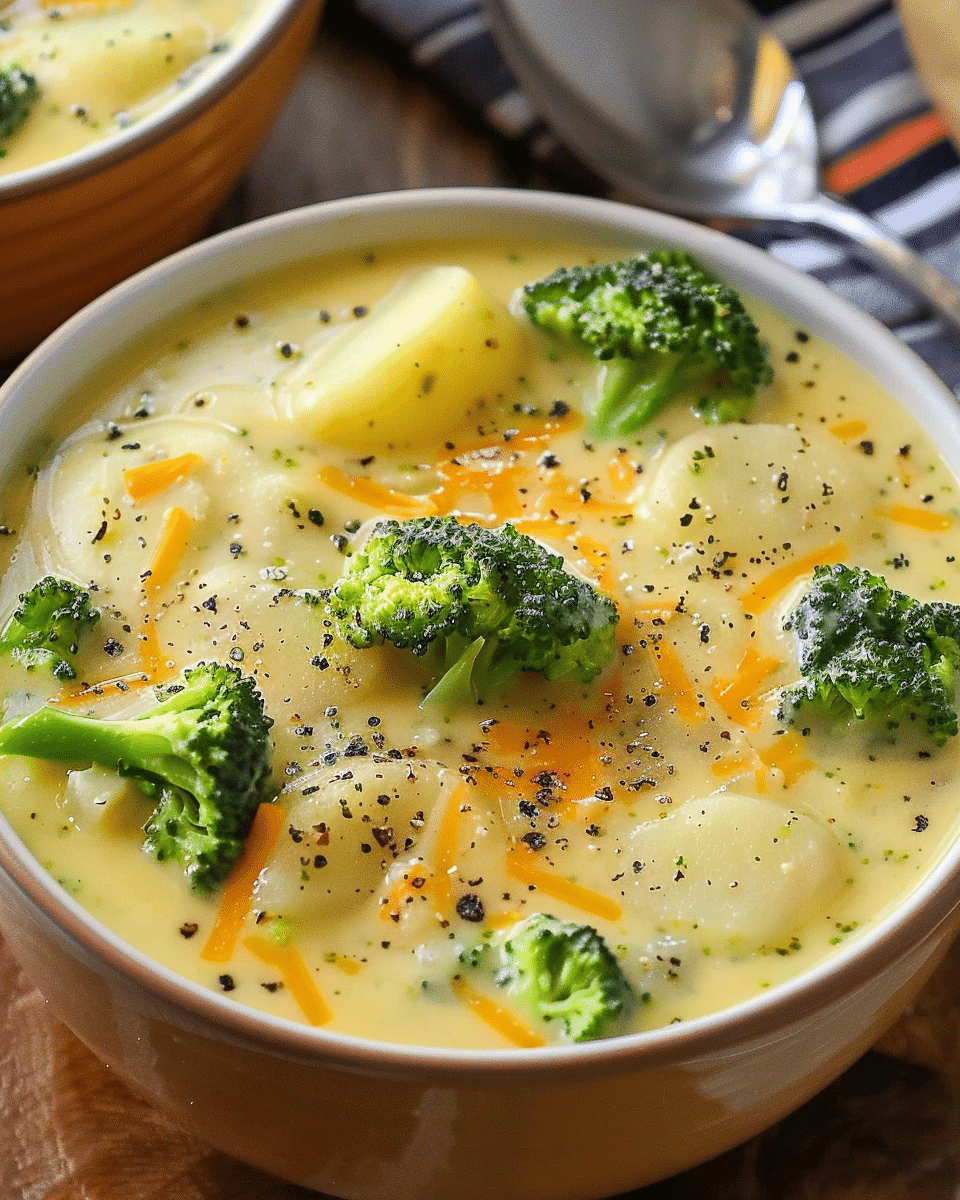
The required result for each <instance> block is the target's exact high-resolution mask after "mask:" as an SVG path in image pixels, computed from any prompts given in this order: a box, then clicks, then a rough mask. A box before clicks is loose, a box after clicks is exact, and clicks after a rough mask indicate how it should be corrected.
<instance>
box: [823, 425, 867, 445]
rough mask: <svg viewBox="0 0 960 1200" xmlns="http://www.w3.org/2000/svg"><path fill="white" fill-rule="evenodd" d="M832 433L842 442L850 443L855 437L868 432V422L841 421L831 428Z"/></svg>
mask: <svg viewBox="0 0 960 1200" xmlns="http://www.w3.org/2000/svg"><path fill="white" fill-rule="evenodd" d="M830 432H831V433H832V434H833V436H834V437H835V438H839V439H840V440H841V442H849V441H851V440H852V439H853V438H855V437H860V435H861V434H863V433H866V432H867V423H866V421H839V422H838V423H837V424H836V425H831V426H830Z"/></svg>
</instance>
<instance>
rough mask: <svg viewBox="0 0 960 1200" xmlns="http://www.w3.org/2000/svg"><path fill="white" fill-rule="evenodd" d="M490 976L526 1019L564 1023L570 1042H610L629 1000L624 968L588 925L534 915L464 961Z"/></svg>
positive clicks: (501, 932)
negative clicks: (609, 1038) (611, 1033)
mask: <svg viewBox="0 0 960 1200" xmlns="http://www.w3.org/2000/svg"><path fill="white" fill-rule="evenodd" d="M461 961H462V962H463V963H464V965H465V966H469V967H473V968H476V969H480V970H488V971H489V972H490V973H491V975H492V978H493V981H494V983H495V984H496V985H497V987H500V988H503V989H504V990H505V991H506V992H507V993H508V994H509V995H511V996H513V997H515V998H516V1001H517V1003H518V1005H519V1006H520V1008H521V1009H522V1010H523V1011H524V1012H525V1014H526V1015H527V1016H528V1017H529V1018H531V1019H534V1020H541V1021H562V1022H563V1028H564V1033H565V1035H566V1037H567V1039H569V1040H570V1041H572V1042H587V1041H592V1040H593V1039H594V1038H601V1037H606V1036H608V1035H609V1033H610V1032H611V1029H612V1027H613V1025H614V1024H615V1022H616V1020H617V1018H618V1017H619V1016H620V1014H621V1013H622V1012H623V1010H624V1007H625V1006H626V1005H627V1004H628V1002H629V1001H630V999H631V996H632V992H631V989H630V984H629V983H628V982H627V980H626V977H625V976H624V974H623V971H622V970H621V968H620V964H619V963H618V962H617V959H616V958H615V956H614V955H613V953H612V951H611V950H610V948H609V947H608V946H607V944H606V942H605V941H604V940H603V938H602V937H601V936H600V934H599V933H597V931H596V930H595V929H593V928H592V927H591V926H590V925H578V924H576V923H575V922H573V921H561V920H558V919H557V918H556V917H552V916H549V915H548V914H546V913H534V914H533V915H532V916H529V917H525V918H524V919H523V920H522V921H518V922H517V923H516V924H514V925H510V926H508V927H507V928H506V929H501V930H499V931H498V932H497V933H495V934H494V935H493V936H492V937H491V938H490V940H489V941H485V942H481V943H480V944H479V945H478V946H477V947H475V948H474V949H473V950H470V951H467V952H466V953H465V954H463V955H461Z"/></svg>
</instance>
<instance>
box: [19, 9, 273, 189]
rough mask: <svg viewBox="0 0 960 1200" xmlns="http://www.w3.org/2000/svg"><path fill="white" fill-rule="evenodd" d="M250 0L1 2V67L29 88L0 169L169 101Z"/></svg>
mask: <svg viewBox="0 0 960 1200" xmlns="http://www.w3.org/2000/svg"><path fill="white" fill-rule="evenodd" d="M262 7H263V5H262V4H261V3H260V2H259V0H107V2H105V3H102V2H100V0H67V2H66V3H64V4H59V3H52V2H51V3H48V2H46V0H10V2H8V3H5V4H3V5H2V7H0V69H4V70H5V69H8V68H10V67H13V66H16V67H19V68H21V69H22V71H24V72H26V73H27V74H28V75H29V76H31V77H32V78H33V80H34V81H35V85H36V89H37V92H38V95H37V98H36V100H35V102H34V103H33V104H32V105H31V107H30V111H29V115H28V116H27V118H26V120H25V121H24V122H23V124H22V125H20V127H19V128H18V129H17V130H16V131H15V132H14V133H13V134H12V135H11V136H10V137H7V138H4V139H3V140H0V174H8V173H10V172H11V171H20V170H23V169H25V168H27V167H34V166H37V165H39V164H40V163H45V162H50V161H51V160H53V159H56V158H61V157H63V156H64V155H66V154H71V153H72V152H74V151H76V150H80V149H82V148H83V147H85V146H88V145H90V144H91V143H93V142H98V141H101V140H102V139H103V138H105V137H109V136H110V135H111V134H114V133H117V132H118V131H119V130H122V129H126V128H127V127H129V126H130V125H132V124H134V123H135V122H137V121H138V120H140V119H141V118H143V117H144V116H145V115H146V114H148V113H150V112H153V111H154V110H155V109H156V108H158V107H159V106H160V105H162V104H165V103H167V102H168V101H169V100H170V99H172V98H173V97H174V96H175V95H176V94H177V93H178V92H179V91H180V90H181V89H182V88H183V87H184V86H185V85H186V84H187V83H189V82H190V80H191V79H193V78H194V77H195V75H196V73H197V72H198V71H200V70H202V69H203V68H204V66H205V65H206V64H207V63H208V62H210V61H211V60H212V58H213V57H215V56H217V55H219V54H222V53H223V52H224V51H225V50H227V49H228V48H229V47H230V46H231V44H232V43H233V42H234V41H235V40H236V39H237V38H239V37H243V36H244V35H245V33H246V30H247V29H248V27H249V26H250V24H251V18H252V17H253V16H254V15H255V14H256V13H258V12H260V11H262Z"/></svg>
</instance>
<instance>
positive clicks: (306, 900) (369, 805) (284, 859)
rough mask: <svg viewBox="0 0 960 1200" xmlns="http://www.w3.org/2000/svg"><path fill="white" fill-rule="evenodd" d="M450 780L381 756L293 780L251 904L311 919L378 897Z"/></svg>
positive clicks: (432, 767) (435, 767)
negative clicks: (283, 820)
mask: <svg viewBox="0 0 960 1200" xmlns="http://www.w3.org/2000/svg"><path fill="white" fill-rule="evenodd" d="M455 782H456V777H455V776H454V775H452V773H450V772H448V771H446V770H445V769H444V768H443V767H442V766H441V765H440V764H439V763H435V762H427V761H414V760H411V759H403V760H393V759H389V758H382V757H370V758H357V759H341V760H340V761H339V762H338V763H337V764H336V765H335V766H333V767H320V768H318V769H317V770H316V771H314V772H311V773H309V774H305V775H302V776H299V777H298V778H297V780H296V782H295V783H293V784H291V785H290V786H289V788H288V789H287V790H286V795H287V796H289V797H290V798H291V800H292V803H291V807H290V810H289V821H288V823H287V829H286V833H285V835H284V836H283V837H282V838H281V839H280V843H279V845H278V846H277V849H276V850H275V851H274V854H273V857H272V858H271V860H270V862H269V864H268V865H267V866H266V867H265V868H264V870H263V872H262V873H261V875H260V879H259V881H258V884H257V903H258V904H259V905H260V906H261V907H263V908H265V909H267V910H268V911H271V912H274V913H279V914H280V915H283V916H297V917H310V918H312V919H314V920H316V921H318V922H322V921H324V920H327V919H336V918H338V917H342V916H343V914H344V913H345V912H346V911H347V910H348V909H350V908H351V907H353V906H354V905H356V904H359V903H361V902H362V901H364V900H368V899H370V898H371V897H372V896H374V895H375V894H376V893H377V892H378V890H379V889H380V886H381V885H382V883H383V881H384V876H385V875H386V873H387V871H388V870H389V868H390V866H391V864H392V863H393V862H394V861H396V860H397V859H398V858H399V857H400V856H401V855H407V854H409V853H410V852H411V851H412V850H413V848H414V847H415V846H416V845H417V843H418V841H419V840H420V831H421V829H422V828H423V825H424V821H425V813H427V812H429V810H430V807H431V805H432V804H433V803H435V801H436V797H437V796H438V795H441V794H442V793H443V791H444V788H445V787H447V786H452V784H453V783H455Z"/></svg>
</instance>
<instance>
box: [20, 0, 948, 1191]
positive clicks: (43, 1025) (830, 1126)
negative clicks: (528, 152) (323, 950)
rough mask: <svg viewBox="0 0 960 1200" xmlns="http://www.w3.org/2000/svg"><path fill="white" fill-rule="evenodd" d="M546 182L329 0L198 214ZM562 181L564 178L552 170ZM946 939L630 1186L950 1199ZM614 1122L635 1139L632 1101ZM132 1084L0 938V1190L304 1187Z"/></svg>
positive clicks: (240, 217)
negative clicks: (664, 1171) (850, 1031)
mask: <svg viewBox="0 0 960 1200" xmlns="http://www.w3.org/2000/svg"><path fill="white" fill-rule="evenodd" d="M482 184H495V185H500V186H509V187H525V186H526V187H529V186H536V187H559V186H563V183H561V182H560V181H558V180H556V179H551V178H548V177H546V176H545V175H544V174H543V172H542V171H541V170H539V169H538V168H536V167H532V166H531V165H530V164H529V162H528V161H527V160H526V159H525V157H524V155H523V154H522V153H521V152H520V151H519V150H518V149H517V148H516V147H510V146H506V145H502V144H499V143H498V142H497V140H496V139H494V138H492V137H491V136H489V134H488V133H487V132H486V131H485V130H484V129H483V128H482V127H481V125H480V124H479V123H478V122H476V121H475V120H474V119H473V118H472V117H471V116H470V115H469V114H467V113H464V112H462V111H460V110H458V109H457V107H456V106H455V105H453V104H452V103H451V102H450V101H449V99H448V98H447V97H444V96H442V95H441V94H439V93H438V92H437V91H435V90H434V89H433V88H432V87H431V85H430V84H429V83H428V82H426V81H425V80H424V79H423V78H422V77H421V76H419V75H418V74H417V73H416V71H414V70H413V69H412V68H410V67H409V66H407V65H406V64H405V62H404V61H403V59H402V56H399V55H398V54H397V53H396V52H395V51H394V50H393V48H392V47H391V46H390V45H389V44H388V43H386V42H385V41H384V39H382V38H380V37H379V36H378V35H377V34H376V33H375V32H374V31H372V30H371V29H370V28H368V27H366V26H365V25H364V24H363V23H362V22H360V21H358V20H357V19H356V18H355V17H354V16H352V15H351V13H350V11H349V10H348V9H347V8H346V6H345V4H343V3H340V2H338V0H329V7H328V9H327V14H326V17H325V20H324V24H323V27H322V29H321V31H320V33H319V35H318V37H317V39H316V41H315V44H314V46H313V48H312V51H311V53H310V56H309V58H308V60H307V61H306V62H305V64H304V66H303V70H302V72H301V74H300V77H299V80H298V82H297V85H296V87H295V89H294V92H293V94H292V95H291V97H290V101H289V103H288V104H287V106H286V108H285V110H284V112H283V113H282V115H281V117H280V119H279V121H278V122H277V124H276V126H275V128H274V129H273V131H272V132H271V134H270V135H269V137H268V138H267V139H266V141H265V143H264V144H263V146H262V148H261V150H260V152H259V153H258V155H257V157H256V160H255V161H254V163H253V164H252V167H251V169H250V170H249V172H248V173H247V175H246V177H245V179H244V180H243V182H242V183H241V185H240V186H239V187H238V188H237V190H236V192H235V194H234V195H233V197H232V198H231V200H230V202H229V203H228V204H227V205H226V206H225V208H224V210H223V211H222V212H221V213H220V214H219V215H218V218H217V220H216V223H215V228H225V227H227V226H229V225H233V224H239V223H242V222H245V221H248V220H251V219H253V218H255V217H258V216H262V215H266V214H269V213H273V212H277V211H279V210H281V209H285V208H292V207H299V206H301V205H304V204H310V203H313V202H315V201H320V200H328V199H333V198H336V197H341V196H348V195H355V194H358V193H365V192H380V191H387V190H392V189H397V188H410V187H419V186H451V185H482ZM566 186H570V184H569V180H567V181H566ZM958 967H960V952H958V953H956V954H955V955H954V956H953V958H952V959H951V960H950V961H949V962H948V963H947V964H946V965H945V966H944V967H943V968H941V969H940V971H939V972H938V973H937V975H936V976H935V977H934V979H933V980H932V981H931V983H930V984H929V985H928V987H927V990H926V991H925V992H924V993H923V995H922V996H921V1000H920V1002H919V1004H918V1005H917V1006H916V1007H915V1009H914V1010H913V1011H912V1012H911V1013H910V1014H908V1015H907V1016H906V1017H905V1018H904V1019H902V1020H901V1022H900V1023H899V1024H898V1025H897V1026H896V1027H895V1029H894V1030H893V1031H891V1034H890V1035H888V1037H887V1038H886V1039H885V1041H884V1043H883V1045H882V1047H881V1048H880V1049H878V1050H875V1051H872V1052H871V1053H869V1054H868V1055H866V1056H865V1057H864V1058H863V1059H862V1060H861V1061H860V1062H859V1063H857V1064H856V1065H855V1066H854V1067H853V1068H852V1069H851V1070H849V1071H848V1072H847V1073H846V1074H845V1075H844V1076H843V1077H842V1078H841V1079H840V1080H839V1081H837V1083H836V1084H834V1085H833V1086H831V1087H829V1088H828V1089H827V1090H826V1091H825V1092H823V1093H822V1094H821V1095H820V1096H818V1097H817V1098H815V1099H814V1100H812V1101H811V1102H810V1103H808V1104H807V1105H806V1106H805V1107H804V1108H802V1109H801V1110H800V1111H799V1112H798V1113H796V1114H794V1115H793V1116H792V1117H789V1118H788V1119H786V1120H784V1121H782V1122H781V1123H780V1124H779V1125H778V1126H776V1127H774V1128H773V1129H771V1130H769V1131H768V1132H767V1133H765V1134H763V1135H761V1136H759V1137H757V1138H755V1139H754V1140H753V1141H751V1142H749V1143H748V1144H747V1145H745V1146H743V1147H741V1148H739V1149H737V1150H734V1151H732V1152H730V1153H729V1154H727V1155H725V1156H723V1157H722V1158H720V1159H717V1160H715V1161H713V1162H710V1163H707V1164H705V1165H704V1166H703V1167H700V1168H698V1169H696V1170H694V1171H691V1172H688V1173H686V1174H684V1175H681V1176H678V1177H676V1178H675V1179H671V1180H668V1181H665V1182H664V1183H662V1184H658V1185H655V1186H653V1187H649V1188H646V1189H643V1190H642V1191H640V1192H636V1193H633V1194H632V1195H633V1196H634V1197H635V1200H699V1198H700V1197H703V1196H710V1197H712V1200H807V1198H811V1200H812V1198H814V1197H816V1198H817V1200H956V1198H957V1197H958V1196H960V985H958V984H957V983H956V982H955V981H956V980H957V979H958V978H960V970H958ZM633 1120H635V1121H636V1122H637V1128H636V1129H634V1128H631V1126H630V1125H628V1124H625V1127H624V1137H625V1138H627V1137H635V1136H642V1121H643V1115H642V1114H637V1115H636V1117H635V1118H633ZM310 1195H313V1193H307V1192H305V1191H303V1190H302V1189H300V1188H296V1187H292V1186H290V1185H288V1184H285V1183H281V1182H278V1181H275V1180H273V1179H270V1178H268V1177H266V1176H263V1175H261V1174H260V1173H258V1172H256V1171H253V1170H252V1169H250V1168H248V1167H245V1166H242V1165H241V1164H238V1163H234V1162H232V1161H230V1160H228V1159H226V1158H224V1157H223V1156H222V1155H220V1154H217V1153H215V1152H213V1151H210V1150H208V1149H206V1148H205V1147H203V1146H201V1145H199V1144H198V1143H195V1142H194V1141H192V1140H191V1139H190V1138H189V1137H185V1136H184V1135H183V1134H182V1133H181V1132H179V1131H177V1130H175V1129H173V1128H171V1127H170V1126H169V1125H168V1124H167V1123H166V1122H165V1121H164V1120H163V1119H161V1118H160V1117H159V1116H158V1115H156V1114H155V1113H153V1112H152V1111H151V1110H150V1109H149V1108H147V1107H146V1106H145V1105H144V1104H143V1103H141V1102H140V1101H138V1100H136V1099H134V1098H133V1097H132V1096H131V1095H130V1094H129V1093H128V1092H127V1091H126V1090H125V1089H124V1088H123V1086H122V1085H121V1084H119V1083H118V1082H117V1081H116V1080H115V1079H114V1078H113V1077H112V1075H111V1074H110V1073H109V1072H108V1071H107V1069H106V1068H105V1067H103V1066H101V1065H100V1064H99V1063H98V1062H97V1061H96V1060H95V1059H94V1058H93V1056H92V1055H91V1054H90V1053H89V1052H88V1051H87V1050H86V1049H85V1048H84V1047H83V1046H82V1045H80V1043H79V1042H78V1041H77V1040H76V1039H75V1038H74V1037H73V1036H72V1034H70V1033H69V1032H68V1031H67V1030H66V1029H64V1028H63V1026H61V1025H60V1024H59V1022H58V1021H56V1020H55V1019H54V1018H53V1017H52V1016H51V1015H50V1014H49V1013H48V1012H47V1011H46V1008H45V1005H44V1002H43V1000H42V999H41V997H40V996H39V995H38V994H37V992H36V991H35V990H34V989H33V988H32V987H31V985H30V984H29V983H28V981H26V980H25V979H24V978H23V977H22V976H21V975H20V973H19V972H18V970H17V968H16V965H15V964H14V963H13V961H12V960H11V958H10V956H9V955H8V954H7V953H6V951H5V950H4V948H3V946H2V945H0V1200H161V1198H162V1200H308V1197H309V1196H310Z"/></svg>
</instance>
